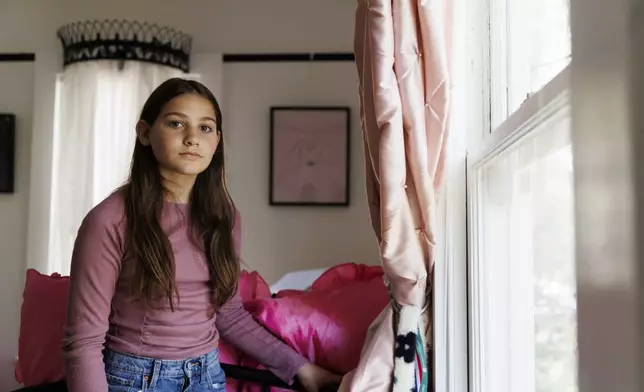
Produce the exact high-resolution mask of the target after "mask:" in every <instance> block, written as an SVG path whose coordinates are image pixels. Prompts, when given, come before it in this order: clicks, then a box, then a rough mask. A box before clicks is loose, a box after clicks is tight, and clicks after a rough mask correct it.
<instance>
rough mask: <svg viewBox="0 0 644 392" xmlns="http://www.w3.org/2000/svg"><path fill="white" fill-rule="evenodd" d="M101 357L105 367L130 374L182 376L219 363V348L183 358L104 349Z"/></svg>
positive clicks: (154, 376)
mask: <svg viewBox="0 0 644 392" xmlns="http://www.w3.org/2000/svg"><path fill="white" fill-rule="evenodd" d="M103 358H104V362H105V367H106V368H111V369H115V370H119V371H122V372H127V373H132V374H143V375H149V376H150V377H151V378H153V379H157V378H159V377H161V378H170V377H184V376H188V377H190V376H191V375H196V374H198V373H199V372H201V373H202V375H205V372H206V371H207V370H208V369H210V368H211V367H213V366H220V365H219V350H218V349H215V350H213V351H211V352H209V353H207V354H204V355H200V356H198V357H194V358H188V359H184V360H168V359H155V358H147V357H139V356H136V355H131V354H123V353H119V352H117V351H114V350H110V349H105V351H104V352H103Z"/></svg>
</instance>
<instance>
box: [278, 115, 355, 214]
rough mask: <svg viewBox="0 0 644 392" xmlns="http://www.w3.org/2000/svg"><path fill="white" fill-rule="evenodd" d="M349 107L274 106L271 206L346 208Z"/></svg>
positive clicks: (348, 178) (349, 143) (347, 203)
mask: <svg viewBox="0 0 644 392" xmlns="http://www.w3.org/2000/svg"><path fill="white" fill-rule="evenodd" d="M350 124H351V111H350V109H349V108H348V107H317V106H315V107H309V106H290V107H286V106H280V107H272V108H271V115H270V127H271V131H270V132H271V134H270V165H269V184H270V185H269V204H270V205H272V206H348V205H349V196H350V191H349V188H350V172H351V170H350V158H351V142H350V139H351V137H350V127H351V125H350Z"/></svg>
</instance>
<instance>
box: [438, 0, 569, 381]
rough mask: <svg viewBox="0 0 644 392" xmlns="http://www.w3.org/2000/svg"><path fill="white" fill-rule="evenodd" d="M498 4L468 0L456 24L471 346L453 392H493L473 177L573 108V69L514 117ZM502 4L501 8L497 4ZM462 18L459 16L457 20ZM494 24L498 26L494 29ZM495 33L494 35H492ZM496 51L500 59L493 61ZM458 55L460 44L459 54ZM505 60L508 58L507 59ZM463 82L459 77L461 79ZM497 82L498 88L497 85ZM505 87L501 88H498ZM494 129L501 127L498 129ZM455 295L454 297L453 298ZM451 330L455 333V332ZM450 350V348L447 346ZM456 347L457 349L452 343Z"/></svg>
mask: <svg viewBox="0 0 644 392" xmlns="http://www.w3.org/2000/svg"><path fill="white" fill-rule="evenodd" d="M494 3H495V2H494V0H485V1H480V0H463V1H462V3H461V4H460V7H459V8H463V7H464V8H465V9H466V11H464V14H463V15H461V19H460V21H459V20H456V21H455V23H464V25H465V26H466V27H467V28H466V34H467V35H468V36H467V40H466V42H465V44H464V45H462V47H461V48H460V49H461V50H463V51H464V53H465V63H466V64H467V67H466V69H465V70H464V73H463V74H462V75H461V76H462V77H464V84H465V86H466V88H465V89H463V92H462V93H463V94H464V95H465V98H464V100H465V101H464V105H465V108H466V109H465V110H464V112H465V113H466V116H467V119H466V120H465V121H466V124H464V127H465V132H466V134H467V168H466V178H467V179H466V182H467V188H466V190H465V192H466V200H467V216H466V220H467V222H468V223H467V228H466V232H467V233H466V234H464V235H463V234H460V235H461V236H462V237H463V236H464V237H465V239H462V241H463V242H464V246H465V247H466V248H467V263H466V264H467V266H466V272H464V273H465V274H466V275H467V279H466V282H467V287H466V288H465V289H464V290H465V291H466V292H467V304H466V308H465V309H463V310H462V312H464V313H467V325H468V328H467V337H466V339H467V344H466V345H465V347H467V348H468V355H467V358H468V363H467V365H465V366H466V367H467V372H466V374H467V376H468V386H467V389H466V388H460V389H448V390H449V391H450V392H464V391H466V390H467V391H469V392H490V391H485V390H484V389H483V388H484V385H485V384H484V383H483V380H484V379H483V377H484V375H483V374H481V373H482V372H481V370H482V369H483V367H482V365H483V363H482V361H483V358H484V356H483V354H484V350H485V347H484V345H483V339H482V335H481V333H482V328H481V326H482V324H481V320H480V310H481V307H480V306H481V303H480V298H479V296H478V293H479V292H480V291H479V286H478V285H479V283H480V282H481V278H480V275H479V271H480V258H479V255H478V250H477V249H476V248H475V245H476V243H477V241H476V240H475V239H476V238H480V237H479V236H480V233H479V230H478V228H477V224H476V223H477V217H478V215H477V214H478V211H479V207H478V205H477V202H478V200H479V198H477V197H476V195H477V194H478V192H479V189H478V184H477V181H476V178H475V176H474V175H472V174H473V173H476V170H477V168H479V167H480V166H481V165H483V164H484V163H485V162H488V161H489V160H491V159H493V158H494V157H497V156H498V155H499V154H501V153H502V152H503V151H505V150H506V149H507V148H508V147H510V146H512V145H513V143H514V142H516V141H518V140H520V139H521V138H522V137H523V136H525V135H527V134H529V133H530V132H531V131H532V130H534V129H535V127H537V126H538V125H539V124H541V123H543V122H544V121H546V120H547V119H549V118H551V116H553V115H557V114H558V113H561V111H562V110H567V108H568V107H569V105H570V98H569V96H570V94H569V90H570V80H569V79H570V70H569V69H570V66H568V67H567V68H565V69H564V70H563V71H562V72H561V73H560V74H558V75H557V76H556V77H555V78H553V79H552V80H551V81H550V82H549V83H548V84H547V85H546V86H545V87H543V88H542V89H541V90H539V91H537V92H535V93H533V94H530V95H529V96H527V97H526V99H525V101H524V102H523V104H522V105H521V107H519V108H518V109H517V110H516V111H515V112H514V113H512V114H511V115H510V116H509V117H508V116H507V113H508V99H509V98H510V97H509V96H508V94H509V93H510V92H509V91H508V88H507V82H508V79H507V70H506V63H505V62H503V61H499V58H500V57H501V56H499V54H501V55H503V54H506V53H507V47H506V43H505V42H492V37H493V35H495V36H502V35H503V34H502V33H503V30H504V29H505V25H506V24H505V23H500V22H504V21H505V20H506V14H505V10H504V9H494V8H493V7H492V4H494ZM497 4H498V3H497ZM457 17H458V14H457ZM492 20H494V21H495V23H491V21H492ZM492 29H494V30H492ZM492 49H493V50H494V53H496V58H492V56H491V53H492ZM458 50H459V47H458V42H456V50H455V53H457V52H458ZM503 57H505V56H503ZM457 76H458V74H457ZM493 80H494V81H495V84H493V83H492V81H493ZM499 81H500V82H499ZM506 117H507V118H506ZM495 124H498V125H496V126H495ZM452 295H453V294H452ZM450 328H454V327H453V326H450ZM455 339H456V340H458V339H462V338H461V337H459V336H455V337H452V339H451V340H452V341H454V340H455ZM448 344H449V343H448ZM452 344H453V343H452Z"/></svg>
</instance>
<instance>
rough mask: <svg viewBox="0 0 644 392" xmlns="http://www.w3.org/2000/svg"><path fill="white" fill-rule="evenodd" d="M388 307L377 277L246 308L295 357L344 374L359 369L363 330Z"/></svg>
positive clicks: (259, 303) (250, 304)
mask: <svg viewBox="0 0 644 392" xmlns="http://www.w3.org/2000/svg"><path fill="white" fill-rule="evenodd" d="M388 302H389V294H388V292H387V288H386V287H385V286H384V284H383V282H382V279H381V278H379V277H377V278H373V279H369V280H364V281H355V282H353V283H351V284H343V285H341V286H337V287H332V288H328V289H318V290H312V291H307V292H300V293H297V294H294V293H292V294H291V295H287V296H283V297H281V298H265V299H260V300H256V301H251V302H248V303H246V308H247V309H248V310H249V311H250V312H251V314H253V316H254V317H255V318H256V319H257V320H258V321H259V322H260V323H261V324H262V325H264V326H265V327H266V328H268V329H269V330H270V331H271V332H272V333H273V334H275V335H276V336H278V337H280V338H281V339H282V340H283V341H284V342H286V343H287V344H288V345H289V346H291V347H293V348H294V349H295V350H296V351H297V352H298V353H300V354H301V355H303V356H304V357H306V358H308V359H309V360H310V361H312V362H314V363H316V364H318V365H320V366H322V367H324V368H327V369H329V370H331V371H334V372H337V373H340V374H345V373H347V372H349V371H350V370H352V369H354V368H355V367H356V366H357V364H358V361H359V359H360V352H361V350H362V345H363V343H364V339H365V337H366V334H367V329H368V328H369V325H370V324H371V323H372V322H373V320H374V319H375V318H376V317H377V316H378V314H379V313H380V312H381V311H382V309H384V307H385V306H387V304H388ZM242 363H243V362H242Z"/></svg>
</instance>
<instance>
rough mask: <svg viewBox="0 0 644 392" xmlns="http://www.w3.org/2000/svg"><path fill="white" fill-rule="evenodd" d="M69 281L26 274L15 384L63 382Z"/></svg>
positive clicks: (28, 384) (35, 273)
mask: <svg viewBox="0 0 644 392" xmlns="http://www.w3.org/2000/svg"><path fill="white" fill-rule="evenodd" d="M68 290H69V277H67V276H60V274H52V275H51V276H48V275H43V274H41V273H39V272H38V271H36V270H35V269H29V270H27V279H26V283H25V290H24V292H23V302H22V309H21V312H20V338H19V340H18V362H17V363H16V380H17V381H18V382H20V383H22V384H24V385H26V386H32V385H39V384H44V383H48V382H54V381H59V380H62V379H63V378H64V376H65V375H64V372H63V357H62V351H61V339H62V337H63V324H64V323H65V309H66V307H67V291H68Z"/></svg>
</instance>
